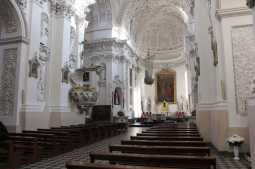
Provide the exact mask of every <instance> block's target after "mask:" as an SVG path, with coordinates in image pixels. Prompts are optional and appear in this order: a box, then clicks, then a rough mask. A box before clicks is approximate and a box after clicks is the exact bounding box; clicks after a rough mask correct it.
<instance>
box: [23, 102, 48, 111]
mask: <svg viewBox="0 0 255 169" xmlns="http://www.w3.org/2000/svg"><path fill="white" fill-rule="evenodd" d="M20 111H21V112H43V111H44V104H40V105H22V106H21V110H20Z"/></svg>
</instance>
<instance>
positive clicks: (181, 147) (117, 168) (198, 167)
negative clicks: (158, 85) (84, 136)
mask: <svg viewBox="0 0 255 169" xmlns="http://www.w3.org/2000/svg"><path fill="white" fill-rule="evenodd" d="M98 161H105V162H107V163H108V164H107V163H106V164H102V163H98ZM66 167H67V169H131V168H136V169H152V168H153V169H156V168H157V167H160V168H162V167H163V168H172V169H177V168H178V169H216V158H215V157H213V156H211V153H210V147H208V143H206V142H204V141H203V138H202V137H201V136H200V133H199V131H198V129H197V127H196V125H195V124H186V123H181V124H164V125H160V126H157V127H152V128H150V129H148V130H146V131H142V133H137V136H131V137H130V140H122V141H121V144H119V145H110V146H109V151H107V152H93V153H90V163H88V162H84V161H68V162H66Z"/></svg>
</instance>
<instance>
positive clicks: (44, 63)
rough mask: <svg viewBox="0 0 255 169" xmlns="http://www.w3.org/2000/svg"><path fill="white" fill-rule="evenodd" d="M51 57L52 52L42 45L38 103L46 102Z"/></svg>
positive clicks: (39, 58)
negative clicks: (47, 70)
mask: <svg viewBox="0 0 255 169" xmlns="http://www.w3.org/2000/svg"><path fill="white" fill-rule="evenodd" d="M49 57H50V50H49V48H48V47H47V46H45V45H44V44H42V43H41V44H40V52H39V57H38V62H39V79H38V82H37V91H38V92H37V99H38V101H44V100H45V88H46V66H47V62H48V60H49Z"/></svg>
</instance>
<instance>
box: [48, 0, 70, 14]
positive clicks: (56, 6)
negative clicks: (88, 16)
mask: <svg viewBox="0 0 255 169" xmlns="http://www.w3.org/2000/svg"><path fill="white" fill-rule="evenodd" d="M51 10H52V12H53V13H55V15H57V16H65V17H68V18H71V16H73V15H74V11H73V8H72V5H71V4H68V3H66V1H63V0H56V1H54V2H51Z"/></svg>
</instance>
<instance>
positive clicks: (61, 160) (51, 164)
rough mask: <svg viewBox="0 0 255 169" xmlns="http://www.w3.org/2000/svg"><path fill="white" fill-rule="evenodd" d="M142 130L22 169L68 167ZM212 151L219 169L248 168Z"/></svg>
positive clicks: (86, 159) (131, 131)
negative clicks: (71, 162) (71, 161)
mask: <svg viewBox="0 0 255 169" xmlns="http://www.w3.org/2000/svg"><path fill="white" fill-rule="evenodd" d="M142 130H143V128H138V127H131V128H129V129H128V132H126V133H123V134H121V135H118V136H115V137H112V138H108V139H105V140H102V141H99V142H96V143H94V144H91V145H88V146H85V147H83V148H80V149H76V150H74V151H71V152H69V153H65V154H62V155H59V156H56V157H53V158H50V159H46V160H43V161H40V162H38V163H35V164H31V165H29V166H25V167H23V168H22V169H66V168H65V162H66V161H69V160H77V161H81V160H85V161H88V160H89V153H90V152H92V151H107V150H108V145H110V144H119V143H120V141H121V140H123V139H129V138H130V136H135V135H136V133H139V132H141V131H142ZM212 153H213V154H216V158H217V169H248V166H247V164H246V163H245V162H243V161H241V162H238V161H235V160H232V158H231V157H228V156H227V157H226V156H222V155H219V154H218V153H216V152H215V151H213V152H212Z"/></svg>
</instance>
